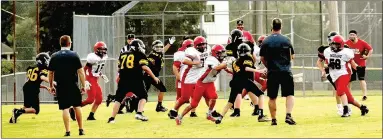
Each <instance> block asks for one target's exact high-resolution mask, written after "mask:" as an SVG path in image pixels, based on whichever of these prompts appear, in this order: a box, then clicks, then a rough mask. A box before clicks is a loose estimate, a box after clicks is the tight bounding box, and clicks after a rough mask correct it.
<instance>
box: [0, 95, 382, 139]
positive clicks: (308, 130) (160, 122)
mask: <svg viewBox="0 0 383 139" xmlns="http://www.w3.org/2000/svg"><path fill="white" fill-rule="evenodd" d="M376 94H379V93H376ZM355 98H356V99H357V100H360V98H361V96H355ZM226 102H227V100H224V99H221V100H219V101H218V102H217V106H216V109H217V110H218V112H220V111H221V110H222V108H223V106H224V105H225V104H226ZM249 103H250V102H249V101H244V102H243V106H242V110H241V114H242V115H241V117H238V118H231V117H228V115H227V117H225V118H224V120H223V122H222V123H221V124H220V125H216V124H214V123H213V122H211V121H208V120H206V119H205V112H206V110H207V107H206V105H205V104H204V103H202V101H201V103H200V105H199V107H198V109H197V114H198V116H199V117H198V118H189V116H186V117H185V118H184V119H183V123H182V125H181V126H177V125H176V123H175V121H174V120H170V119H169V118H168V117H167V115H166V113H157V112H155V111H154V108H155V105H156V103H155V102H150V103H148V104H147V105H146V108H145V115H147V116H148V117H149V121H148V122H141V121H137V120H135V119H134V114H123V115H117V117H116V123H115V124H107V123H106V122H107V119H108V118H109V117H110V114H111V111H112V107H106V106H105V104H102V105H101V107H100V108H99V110H98V111H97V113H96V115H95V117H96V119H97V121H84V127H85V133H86V135H85V136H83V137H86V138H112V137H113V138H122V137H125V138H126V137H128V138H142V137H178V138H186V137H188V138H190V137H204V138H211V137H222V138H228V137H253V138H263V137H273V138H280V137H293V138H298V137H299V138H302V137H303V138H307V137H317V138H328V137H342V138H357V137H363V138H368V137H375V138H381V137H382V96H381V92H380V95H374V96H370V97H369V98H368V100H367V101H364V102H363V103H364V104H366V105H367V106H368V107H369V109H370V113H368V114H367V115H366V116H364V117H362V116H360V111H359V110H358V109H357V108H355V107H352V110H353V112H352V116H351V117H349V118H341V117H340V116H338V115H337V114H336V105H335V99H334V97H330V96H320V97H314V96H312V97H305V98H303V97H297V98H296V103H295V107H294V110H293V113H292V115H293V117H294V119H295V120H296V122H297V125H295V126H289V125H287V124H285V123H284V116H285V114H284V113H285V99H283V98H279V99H278V112H277V119H278V126H270V123H269V122H268V123H258V122H257V121H256V117H253V116H251V112H252V108H251V107H250V106H249ZM173 104H174V102H173V101H168V102H164V106H166V107H168V108H170V107H172V106H173ZM265 104H267V99H266V102H265ZM112 105H113V104H112ZM14 107H16V108H19V107H21V105H2V117H3V118H2V137H4V138H15V137H17V138H23V137H25V138H31V137H33V138H48V137H50V138H52V137H63V135H64V132H65V130H64V125H63V122H62V118H61V115H62V113H61V111H59V110H58V106H57V105H56V104H42V105H41V112H40V114H39V115H37V116H36V115H34V114H30V115H22V116H21V117H20V118H19V120H18V123H17V124H9V123H8V122H9V118H10V117H11V110H12V109H13V108H14ZM90 108H91V107H90V106H87V107H84V108H83V118H84V119H86V117H87V116H88V114H89V111H90ZM183 108H184V107H182V108H181V109H183ZM230 113H231V111H229V113H228V114H230ZM265 113H266V114H267V115H269V114H268V113H269V110H268V108H265ZM71 129H72V136H71V137H76V138H78V137H79V136H78V128H77V123H76V122H74V121H71Z"/></svg>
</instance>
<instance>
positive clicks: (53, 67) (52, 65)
mask: <svg viewBox="0 0 383 139" xmlns="http://www.w3.org/2000/svg"><path fill="white" fill-rule="evenodd" d="M55 64H56V55H52V57H51V60H50V62H49V65H48V70H50V71H55V70H56V65H55Z"/></svg>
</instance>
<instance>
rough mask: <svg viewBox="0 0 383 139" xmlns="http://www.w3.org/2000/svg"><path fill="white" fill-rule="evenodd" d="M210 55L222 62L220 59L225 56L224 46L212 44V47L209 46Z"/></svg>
mask: <svg viewBox="0 0 383 139" xmlns="http://www.w3.org/2000/svg"><path fill="white" fill-rule="evenodd" d="M211 55H212V56H214V57H215V58H217V59H218V60H219V61H221V62H222V60H223V59H225V57H226V50H225V47H224V46H222V45H220V44H216V45H214V46H213V48H211Z"/></svg>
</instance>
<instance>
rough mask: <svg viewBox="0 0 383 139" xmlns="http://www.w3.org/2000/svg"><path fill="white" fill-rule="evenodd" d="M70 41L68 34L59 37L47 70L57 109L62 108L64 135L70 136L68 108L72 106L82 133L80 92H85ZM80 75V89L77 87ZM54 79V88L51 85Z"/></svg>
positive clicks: (83, 81) (81, 133) (83, 76)
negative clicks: (55, 97) (55, 84)
mask: <svg viewBox="0 0 383 139" xmlns="http://www.w3.org/2000/svg"><path fill="white" fill-rule="evenodd" d="M71 44H72V41H71V39H70V37H69V36H67V35H64V36H62V37H61V38H60V45H61V51H58V52H56V53H54V54H53V55H52V58H51V60H50V63H49V66H48V70H49V84H50V88H51V91H52V93H54V94H56V96H57V99H58V104H59V109H60V110H63V119H64V125H65V129H66V133H65V136H70V125H69V108H70V107H72V106H73V107H74V110H75V113H76V119H77V123H78V126H79V135H84V130H83V126H82V113H81V99H82V98H81V94H82V93H81V92H85V74H84V70H83V68H82V65H81V61H80V58H79V56H78V54H77V53H75V52H73V51H71V50H70V48H71ZM78 77H80V81H81V85H82V89H81V91H80V89H79V88H78ZM53 81H56V83H57V86H56V88H55V87H54V86H53Z"/></svg>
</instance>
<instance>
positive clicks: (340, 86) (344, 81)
mask: <svg viewBox="0 0 383 139" xmlns="http://www.w3.org/2000/svg"><path fill="white" fill-rule="evenodd" d="M323 55H324V57H325V60H326V63H328V64H326V65H325V67H328V68H329V74H330V76H331V79H332V81H333V82H334V84H335V89H336V93H337V95H338V96H339V97H340V98H341V101H342V104H343V114H342V116H341V117H349V116H350V113H349V108H348V103H351V104H352V105H354V106H356V107H358V108H359V109H360V110H361V115H362V116H364V115H365V114H367V113H368V112H369V109H368V108H367V106H365V105H362V104H360V103H359V102H357V101H356V100H354V98H353V96H352V94H351V91H350V89H349V88H348V85H349V81H350V78H351V74H352V71H351V68H350V67H351V66H350V63H354V61H353V58H354V53H353V51H352V50H351V49H349V48H344V39H343V37H342V36H340V35H335V36H334V37H333V39H332V43H331V46H330V47H328V48H326V49H325V50H324V52H323ZM353 68H354V69H355V68H356V67H355V66H353Z"/></svg>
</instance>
